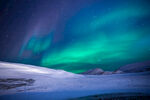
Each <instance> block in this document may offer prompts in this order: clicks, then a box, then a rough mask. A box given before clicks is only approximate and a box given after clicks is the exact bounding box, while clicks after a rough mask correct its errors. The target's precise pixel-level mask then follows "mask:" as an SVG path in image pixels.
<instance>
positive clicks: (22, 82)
mask: <svg viewBox="0 0 150 100" xmlns="http://www.w3.org/2000/svg"><path fill="white" fill-rule="evenodd" d="M34 81H35V80H33V79H25V78H6V79H2V78H0V90H8V89H12V88H16V87H21V86H30V85H32V84H33V83H34Z"/></svg>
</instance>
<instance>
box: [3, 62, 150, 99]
mask: <svg viewBox="0 0 150 100" xmlns="http://www.w3.org/2000/svg"><path fill="white" fill-rule="evenodd" d="M7 78H15V79H17V78H18V79H20V78H24V79H33V80H35V81H34V83H33V84H32V85H30V86H21V87H17V88H12V89H6V90H4V89H1V90H0V100H17V99H20V100H21V99H24V100H25V98H26V100H33V99H37V98H38V99H39V100H57V99H61V100H62V99H70V98H76V97H82V96H88V95H95V94H105V93H126V92H130V93H131V92H133V93H137V92H140V93H149V92H150V84H149V83H150V72H141V73H130V74H114V75H79V74H73V73H70V72H66V71H63V70H54V69H48V68H43V67H38V66H31V65H24V64H16V63H5V62H0V79H7Z"/></svg>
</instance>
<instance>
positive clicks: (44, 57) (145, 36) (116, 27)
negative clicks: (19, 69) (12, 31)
mask: <svg viewBox="0 0 150 100" xmlns="http://www.w3.org/2000/svg"><path fill="white" fill-rule="evenodd" d="M64 1H65V0H64ZM81 1H82V0H81ZM83 1H84V0H83ZM88 1H91V0H88ZM91 2H92V3H91ZM91 2H90V3H89V2H86V1H85V2H82V4H81V5H78V4H77V5H78V8H77V9H75V8H72V7H71V6H69V5H73V2H69V3H64V5H65V4H66V5H65V7H64V9H63V10H62V11H58V13H56V14H54V15H58V17H57V18H53V17H54V16H52V18H51V16H50V15H51V14H50V15H49V16H43V17H42V18H40V20H39V22H38V23H39V24H40V25H39V24H38V25H36V27H35V28H34V29H33V30H32V31H31V32H30V33H28V34H30V35H29V36H28V37H27V38H26V39H25V42H24V44H23V46H22V48H21V50H20V54H19V56H20V57H23V58H25V59H29V60H34V59H35V58H36V60H37V61H38V64H39V65H40V66H45V67H50V68H56V69H64V70H67V71H71V72H75V73H77V72H82V71H85V70H88V69H91V68H95V67H100V68H103V69H104V70H115V69H117V68H118V67H120V66H122V65H125V64H128V63H132V62H138V61H144V60H150V8H149V5H148V1H147V0H137V1H136V2H135V0H115V1H112V0H95V1H91ZM79 3H80V1H79ZM71 8H72V9H73V10H71ZM41 9H42V8H41ZM53 9H55V8H53ZM41 11H44V8H43V9H42V10H41ZM46 13H47V12H44V14H46ZM44 14H43V15H44ZM55 17H56V16H55Z"/></svg>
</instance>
